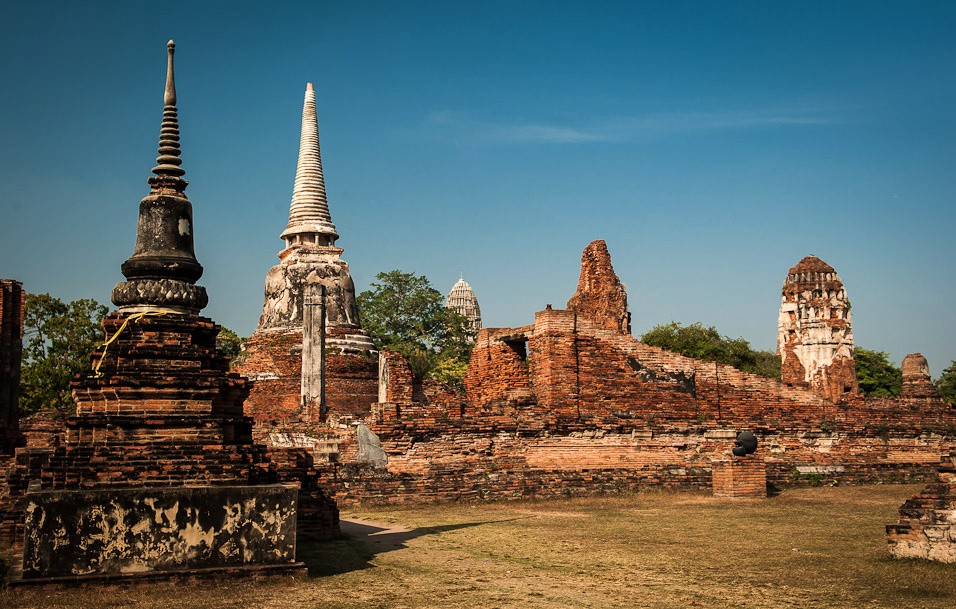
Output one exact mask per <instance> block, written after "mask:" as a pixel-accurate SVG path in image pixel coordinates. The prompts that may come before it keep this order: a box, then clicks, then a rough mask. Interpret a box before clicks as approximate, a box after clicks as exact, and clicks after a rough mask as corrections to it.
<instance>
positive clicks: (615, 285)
mask: <svg viewBox="0 0 956 609" xmlns="http://www.w3.org/2000/svg"><path fill="white" fill-rule="evenodd" d="M568 310H569V311H574V312H575V313H577V314H578V315H581V316H582V317H586V318H587V319H590V320H591V321H593V322H594V323H596V324H597V325H599V326H601V327H602V328H604V329H606V330H613V331H615V332H619V333H620V334H630V333H631V313H630V311H629V310H628V308H627V291H626V290H625V289H624V284H622V283H621V280H620V279H618V276H617V274H616V273H615V272H614V267H613V266H611V254H610V252H608V251H607V243H605V242H604V240H602V239H598V240H597V241H592V242H591V243H589V244H588V246H587V247H586V248H584V253H582V254H581V275H580V277H579V278H578V289H577V291H576V292H575V293H574V295H572V296H571V299H570V300H568Z"/></svg>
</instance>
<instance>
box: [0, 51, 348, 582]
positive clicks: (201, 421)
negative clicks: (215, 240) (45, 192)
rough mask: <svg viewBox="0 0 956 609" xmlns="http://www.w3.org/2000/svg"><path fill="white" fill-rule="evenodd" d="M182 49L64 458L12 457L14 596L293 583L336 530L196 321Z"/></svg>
mask: <svg viewBox="0 0 956 609" xmlns="http://www.w3.org/2000/svg"><path fill="white" fill-rule="evenodd" d="M173 49H174V45H173V42H172V41H170V42H169V44H168V50H169V54H168V56H169V59H168V72H167V80H166V92H165V100H164V101H165V107H164V111H163V123H162V130H161V135H160V142H159V158H158V159H157V162H158V164H157V166H156V167H155V168H153V173H154V174H155V175H154V176H153V177H150V178H149V184H150V187H151V191H150V193H149V194H148V195H147V196H146V197H145V198H144V199H143V200H142V202H141V203H140V209H139V226H138V232H137V238H136V246H135V250H134V253H133V255H132V256H131V257H130V258H129V260H127V261H126V262H125V263H124V264H123V265H122V271H123V274H124V275H125V277H126V281H124V282H121V283H119V284H118V285H117V286H116V288H114V290H113V303H114V304H116V305H117V306H118V307H119V310H118V311H115V312H113V313H112V314H110V315H109V316H108V317H107V318H106V319H105V320H104V322H103V328H104V330H105V332H106V336H108V337H110V338H109V339H108V341H107V342H106V343H105V344H104V345H103V346H101V347H100V348H98V349H97V350H96V352H94V354H93V358H92V359H93V368H92V369H91V370H90V371H88V372H85V373H83V374H81V375H78V376H77V377H76V378H75V379H74V381H73V383H72V389H73V397H74V400H75V402H76V406H77V408H76V414H75V416H73V417H70V418H69V419H68V420H67V424H66V425H67V428H66V433H65V436H64V439H63V442H62V443H61V445H60V446H57V447H55V448H53V449H52V450H21V451H20V452H18V455H17V461H18V468H17V469H16V470H15V471H14V472H13V474H12V475H11V476H10V477H9V478H8V484H7V489H6V495H7V497H6V503H5V504H4V503H2V502H0V514H2V513H4V512H5V513H6V514H7V515H9V514H10V513H14V514H17V515H19V516H18V518H17V519H15V520H14V521H13V522H14V524H13V526H8V527H7V528H6V529H5V530H4V531H0V533H6V535H5V536H3V537H5V539H3V541H7V542H8V543H9V542H13V543H12V545H13V546H14V547H15V549H16V550H17V551H18V553H19V554H20V556H18V559H19V560H17V561H16V564H14V565H13V567H14V571H15V573H14V578H15V580H17V581H19V582H20V583H27V582H31V581H51V580H52V581H57V580H59V579H63V578H66V579H68V580H73V579H77V578H97V577H99V578H102V577H107V578H114V577H117V576H118V577H150V576H155V575H157V574H159V575H164V574H168V573H183V572H185V573H194V572H209V570H210V569H212V570H213V571H215V572H221V571H234V572H257V573H261V572H263V571H267V572H272V571H278V572H286V571H289V570H297V569H301V563H296V562H295V547H296V528H297V524H298V528H299V530H300V531H305V532H307V533H310V534H312V535H316V536H319V535H323V534H324V535H330V534H333V533H335V532H337V530H338V513H337V510H336V508H335V504H334V502H332V501H331V500H330V499H328V498H327V497H326V496H325V495H324V494H323V493H322V491H321V490H320V489H319V488H318V487H317V486H316V485H315V483H314V478H313V477H311V476H310V475H309V470H308V468H307V467H286V468H283V467H277V466H276V465H275V464H274V463H270V459H269V455H268V453H267V452H266V450H265V448H264V447H262V446H259V445H255V444H253V442H252V419H251V418H250V417H247V416H245V415H244V414H243V400H244V399H245V397H246V396H247V395H248V393H249V385H250V383H249V381H247V380H245V379H243V378H242V377H240V376H239V375H237V374H233V373H229V372H228V369H229V363H228V358H227V357H225V356H224V355H223V354H222V353H221V352H220V351H218V350H217V349H216V336H217V334H218V332H219V326H217V325H216V324H215V323H214V322H213V321H212V320H210V319H207V318H204V317H200V316H199V315H198V313H199V311H200V310H201V309H202V308H203V307H204V306H205V305H206V303H207V296H206V292H205V290H204V289H203V288H202V287H200V286H197V285H196V280H197V279H199V277H200V276H201V275H202V266H200V264H199V262H198V261H197V260H196V257H195V255H194V253H193V224H192V205H191V203H190V202H189V200H188V199H187V198H186V194H185V190H186V186H187V182H186V180H184V179H183V177H182V176H183V175H184V173H185V172H184V171H183V169H182V167H181V164H182V161H181V159H180V156H179V155H180V147H179V126H178V119H177V110H176V89H175V83H174V77H173ZM283 461H285V462H288V461H289V459H287V458H286V457H283ZM10 520H11V519H10V518H9V517H7V518H6V519H5V521H7V522H10ZM297 520H298V522H297ZM104 531H105V532H106V534H105V535H103V532H104ZM94 533H95V534H94Z"/></svg>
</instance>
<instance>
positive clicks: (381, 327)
mask: <svg viewBox="0 0 956 609" xmlns="http://www.w3.org/2000/svg"><path fill="white" fill-rule="evenodd" d="M375 278H376V280H377V281H374V282H372V284H371V289H369V290H366V291H364V292H362V293H361V294H359V295H358V298H357V301H358V307H359V315H360V316H361V319H362V326H363V327H364V328H365V329H366V330H368V331H369V333H370V334H371V335H372V339H373V340H374V341H375V346H376V347H378V348H388V349H392V350H394V351H397V352H399V353H401V354H402V355H404V356H405V357H406V358H407V359H408V362H409V364H410V365H411V367H412V370H413V371H414V372H415V374H416V375H418V376H419V378H424V377H425V376H432V377H434V378H437V379H439V380H443V381H445V382H450V383H452V384H460V383H461V380H462V379H463V378H464V370H465V367H466V366H467V364H468V357H469V356H470V355H471V346H472V341H473V340H474V331H473V330H471V329H470V328H469V327H468V321H467V320H466V319H465V317H464V316H462V315H460V314H459V313H457V312H456V311H452V310H451V309H448V308H446V307H445V303H444V298H443V297H442V295H441V293H440V292H439V291H438V290H436V289H434V288H433V287H432V286H431V283H430V282H429V281H428V278H427V277H425V276H424V275H415V274H414V273H406V272H404V271H400V270H395V271H389V272H383V273H379V274H378V275H376V276H375Z"/></svg>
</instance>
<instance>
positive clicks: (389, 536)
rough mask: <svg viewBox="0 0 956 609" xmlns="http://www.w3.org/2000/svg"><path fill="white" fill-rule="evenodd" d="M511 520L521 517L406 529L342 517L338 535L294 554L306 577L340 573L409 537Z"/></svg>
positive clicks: (400, 545)
mask: <svg viewBox="0 0 956 609" xmlns="http://www.w3.org/2000/svg"><path fill="white" fill-rule="evenodd" d="M512 520H522V518H506V519H503V520H485V521H481V522H465V523H462V524H448V525H441V526H434V527H421V528H418V529H405V528H403V527H400V526H394V527H391V528H389V527H388V526H387V525H386V526H382V525H379V524H377V523H371V522H365V521H362V520H355V519H347V520H346V519H343V520H342V521H341V527H342V535H341V536H339V537H337V538H335V539H331V540H329V541H306V542H302V543H300V544H299V547H298V551H297V552H296V558H297V559H298V560H300V561H302V562H304V563H305V565H306V567H307V568H308V570H309V577H324V576H328V575H339V574H341V573H348V572H350V571H360V570H362V569H368V568H371V567H373V566H374V565H372V563H371V561H372V559H373V558H375V555H376V554H381V553H383V552H391V551H392V550H400V549H402V548H405V547H407V546H406V545H405V542H407V541H408V540H410V539H415V538H417V537H423V536H425V535H437V534H439V533H445V532H447V531H456V530H458V529H467V528H470V527H476V526H480V525H483V524H493V523H497V522H510V521H512Z"/></svg>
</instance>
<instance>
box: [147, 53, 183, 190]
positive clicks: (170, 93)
mask: <svg viewBox="0 0 956 609" xmlns="http://www.w3.org/2000/svg"><path fill="white" fill-rule="evenodd" d="M166 50H167V55H168V59H167V64H166V92H165V94H164V95H163V124H162V126H161V127H160V130H159V156H158V157H156V162H157V163H158V165H156V167H153V173H154V174H156V176H157V177H159V178H160V180H154V179H153V178H150V184H152V185H153V187H154V188H157V187H158V186H159V183H160V182H162V181H165V180H163V178H166V179H168V178H173V180H172V181H173V182H175V183H174V184H169V185H171V186H173V187H174V188H176V189H177V190H180V191H183V190H185V189H186V184H187V182H186V181H185V180H183V179H181V176H182V175H184V174H185V173H186V170H185V169H183V168H182V167H180V165H182V164H183V160H182V159H181V158H179V155H180V153H181V151H180V149H179V115H178V111H177V110H176V76H175V74H174V72H173V53H174V52H175V50H176V43H175V42H173V41H172V40H170V41H169V42H167V43H166Z"/></svg>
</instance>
